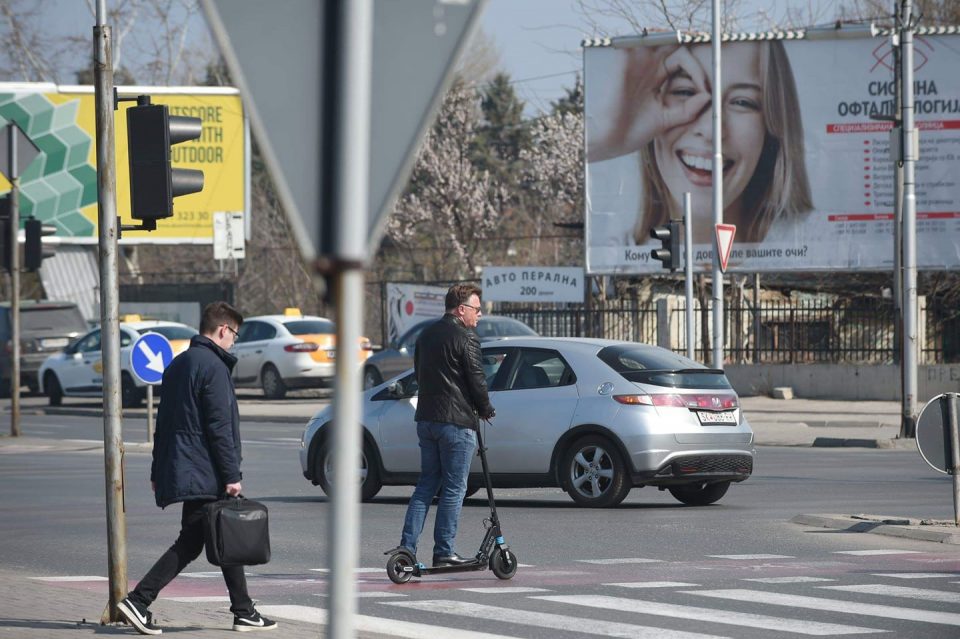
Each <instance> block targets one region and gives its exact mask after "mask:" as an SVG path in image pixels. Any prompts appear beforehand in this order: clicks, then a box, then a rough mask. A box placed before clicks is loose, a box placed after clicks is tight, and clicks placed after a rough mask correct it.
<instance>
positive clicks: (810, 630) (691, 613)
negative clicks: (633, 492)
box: [532, 595, 883, 636]
mask: <svg viewBox="0 0 960 639" xmlns="http://www.w3.org/2000/svg"><path fill="white" fill-rule="evenodd" d="M532 598H533V599H539V600H542V601H553V602H556V603H562V604H569V605H573V606H587V607H590V608H601V609H603V610H616V611H618V612H632V613H637V614H643V615H655V616H658V617H672V618H674V619H691V620H695V621H709V622H710V623H719V624H729V625H734V626H741V627H746V628H760V629H762V630H777V631H782V632H793V633H797V634H803V635H818V636H822V635H862V634H868V633H875V632H883V631H882V630H878V629H876V628H863V627H860V626H846V625H842V624H835V623H820V622H817V621H808V620H806V619H788V618H785V617H773V616H770V615H760V614H755V613H750V612H734V611H730V610H718V609H715V608H700V607H698V606H681V605H678V604H669V603H660V602H657V601H646V600H642V599H626V598H623V597H608V596H605V595H574V596H566V595H559V596H553V595H550V596H540V597H532Z"/></svg>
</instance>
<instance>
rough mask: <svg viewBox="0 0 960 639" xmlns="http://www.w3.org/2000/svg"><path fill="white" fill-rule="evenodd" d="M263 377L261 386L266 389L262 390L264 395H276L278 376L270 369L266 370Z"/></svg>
mask: <svg viewBox="0 0 960 639" xmlns="http://www.w3.org/2000/svg"><path fill="white" fill-rule="evenodd" d="M263 377H264V379H263V385H264V386H265V387H266V388H265V389H264V390H265V392H266V394H267V395H273V394H274V393H276V391H277V387H278V386H279V384H277V378H278V375H277V374H276V373H274V372H273V369H272V368H268V369H267V370H266V372H265V373H264V375H263Z"/></svg>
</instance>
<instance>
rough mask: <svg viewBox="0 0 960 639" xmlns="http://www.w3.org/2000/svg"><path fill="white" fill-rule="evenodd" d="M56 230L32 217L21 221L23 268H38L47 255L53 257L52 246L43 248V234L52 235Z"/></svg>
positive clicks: (32, 269)
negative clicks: (23, 237)
mask: <svg viewBox="0 0 960 639" xmlns="http://www.w3.org/2000/svg"><path fill="white" fill-rule="evenodd" d="M56 232H57V227H55V226H52V225H50V224H44V223H42V222H41V221H40V220H38V219H36V218H34V217H28V218H27V220H26V221H25V222H24V223H23V233H24V236H25V239H24V245H23V268H24V270H27V271H38V270H40V263H41V262H43V260H45V259H47V258H48V257H53V256H54V254H55V251H54V249H53V248H44V246H43V236H45V235H53V234H55V233H56Z"/></svg>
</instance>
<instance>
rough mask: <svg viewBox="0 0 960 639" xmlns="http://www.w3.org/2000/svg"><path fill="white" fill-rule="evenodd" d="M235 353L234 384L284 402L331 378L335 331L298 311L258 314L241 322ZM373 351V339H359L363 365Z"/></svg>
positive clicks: (320, 319) (322, 320)
mask: <svg viewBox="0 0 960 639" xmlns="http://www.w3.org/2000/svg"><path fill="white" fill-rule="evenodd" d="M231 352H232V353H233V354H234V355H236V356H237V364H236V366H234V368H233V380H234V383H235V384H236V386H237V387H238V388H262V389H263V394H264V396H266V397H267V398H269V399H282V398H283V397H284V396H285V395H286V394H287V390H289V389H292V388H311V387H312V388H316V387H319V386H323V385H325V384H326V383H327V382H329V381H330V380H332V379H333V375H334V366H335V364H336V327H335V325H334V323H333V322H332V321H331V320H328V319H325V318H323V317H317V316H315V315H301V314H300V310H299V309H296V308H288V309H286V310H285V311H284V314H283V315H258V316H255V317H250V318H247V319H245V320H244V321H243V324H242V325H241V326H240V334H239V335H238V336H237V341H236V344H234V346H233V349H232V351H231ZM371 353H372V349H371V346H370V340H369V339H367V338H366V337H361V338H360V350H359V354H358V357H359V358H360V362H361V363H363V362H365V361H366V360H367V358H368V357H370V355H371Z"/></svg>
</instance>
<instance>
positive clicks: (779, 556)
mask: <svg viewBox="0 0 960 639" xmlns="http://www.w3.org/2000/svg"><path fill="white" fill-rule="evenodd" d="M707 557H714V558H716V559H796V557H792V556H790V555H764V554H757V555H707Z"/></svg>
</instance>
